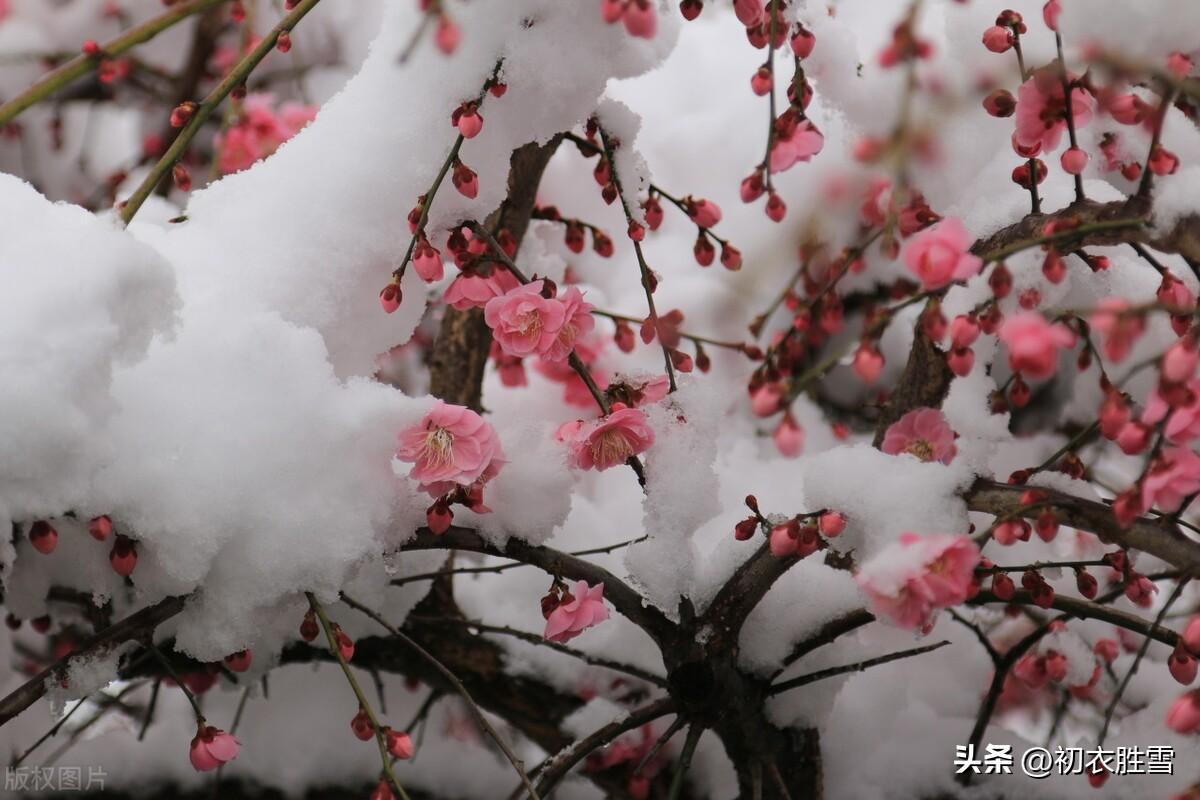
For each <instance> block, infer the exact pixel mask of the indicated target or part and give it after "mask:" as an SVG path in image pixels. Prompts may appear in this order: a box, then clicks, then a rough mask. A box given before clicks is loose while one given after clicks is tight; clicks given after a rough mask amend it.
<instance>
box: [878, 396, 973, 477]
mask: <svg viewBox="0 0 1200 800" xmlns="http://www.w3.org/2000/svg"><path fill="white" fill-rule="evenodd" d="M879 449H880V450H882V451H883V452H885V453H888V454H889V455H899V454H901V453H908V454H910V455H914V456H916V457H917V458H919V459H921V460H922V461H940V462H942V463H943V464H949V463H950V462H951V461H953V460H954V456H955V454H956V453H957V452H958V448H957V447H955V445H954V431H953V430H951V428H950V424H949V423H948V422H946V417H945V416H944V415H943V414H942V412H941V411H939V410H937V409H936V408H917V409H914V410H912V411H909V412H908V413H907V414H905V415H904V416H903V417H901V418H900V419H898V420H896V421H895V422H893V423H892V424H891V425H890V426H889V427H888V429H887V433H885V434H884V436H883V443H882V444H881V445H880V447H879Z"/></svg>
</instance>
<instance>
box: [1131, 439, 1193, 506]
mask: <svg viewBox="0 0 1200 800" xmlns="http://www.w3.org/2000/svg"><path fill="white" fill-rule="evenodd" d="M1198 491H1200V456H1198V455H1196V454H1195V453H1194V452H1192V450H1190V449H1188V448H1186V447H1168V448H1166V449H1165V450H1163V452H1162V455H1160V456H1159V457H1158V458H1157V459H1155V461H1154V463H1153V464H1152V465H1151V466H1150V471H1149V473H1147V475H1146V478H1145V480H1144V481H1143V482H1142V505H1143V506H1144V507H1145V508H1150V507H1152V506H1157V507H1158V509H1159V510H1160V511H1166V512H1167V513H1171V512H1173V511H1176V510H1178V509H1179V506H1180V505H1181V504H1182V503H1183V499H1184V498H1185V497H1187V496H1188V495H1190V494H1193V493H1195V492H1198Z"/></svg>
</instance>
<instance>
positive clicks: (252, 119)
mask: <svg viewBox="0 0 1200 800" xmlns="http://www.w3.org/2000/svg"><path fill="white" fill-rule="evenodd" d="M274 102H275V100H274V98H273V97H272V96H271V95H270V94H262V93H258V94H250V95H247V96H246V99H245V100H244V101H243V102H242V113H241V115H240V116H239V117H238V121H237V123H236V124H234V125H232V126H230V127H229V129H228V130H226V131H225V132H224V133H220V134H217V138H216V140H215V143H214V145H215V149H216V151H217V152H218V153H219V154H220V160H219V162H218V166H219V167H220V170H221V172H222V173H223V174H225V175H228V174H230V173H232V172H239V171H241V170H243V169H246V168H248V167H250V166H251V165H252V164H253V163H254V162H256V161H258V160H260V159H263V158H266V157H267V156H269V155H271V154H272V153H274V152H275V151H276V150H277V149H279V146H280V145H281V144H283V143H284V142H286V141H287V140H288V139H290V138H292V137H293V136H295V135H296V134H297V133H299V132H300V129H301V128H303V127H304V126H305V125H307V124H308V123H310V122H312V121H313V120H314V119H315V118H316V116H317V109H316V106H309V105H303V104H301V103H285V104H284V105H283V106H281V107H280V108H279V111H278V112H276V111H275V109H274V108H273V107H272V106H273V104H274Z"/></svg>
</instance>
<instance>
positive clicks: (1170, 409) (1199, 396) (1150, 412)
mask: <svg viewBox="0 0 1200 800" xmlns="http://www.w3.org/2000/svg"><path fill="white" fill-rule="evenodd" d="M1187 388H1188V394H1187V400H1186V401H1184V402H1168V401H1167V399H1166V398H1164V397H1163V396H1162V394H1161V393H1160V392H1159V390H1158V389H1157V388H1155V389H1154V390H1153V391H1151V392H1150V394H1149V395H1148V396H1147V397H1146V407H1145V409H1144V410H1143V411H1142V422H1143V423H1144V424H1145V425H1157V424H1158V423H1159V422H1161V421H1162V420H1163V419H1164V418H1165V419H1166V424H1165V425H1164V426H1163V436H1165V437H1166V439H1167V441H1168V442H1170V443H1171V444H1186V443H1187V442H1190V441H1191V440H1193V439H1195V438H1196V437H1197V436H1200V381H1197V380H1192V381H1188V384H1187Z"/></svg>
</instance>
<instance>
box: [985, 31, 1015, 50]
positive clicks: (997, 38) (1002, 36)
mask: <svg viewBox="0 0 1200 800" xmlns="http://www.w3.org/2000/svg"><path fill="white" fill-rule="evenodd" d="M1012 45H1013V35H1012V31H1010V30H1009V29H1008V28H1001V27H1000V26H999V25H993V26H992V27H990V28H988V29H987V30H985V31H984V32H983V46H984V47H986V48H987V49H988V50H991V51H992V52H993V53H1003V52H1006V51H1007V50H1009V49H1011V48H1012Z"/></svg>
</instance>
